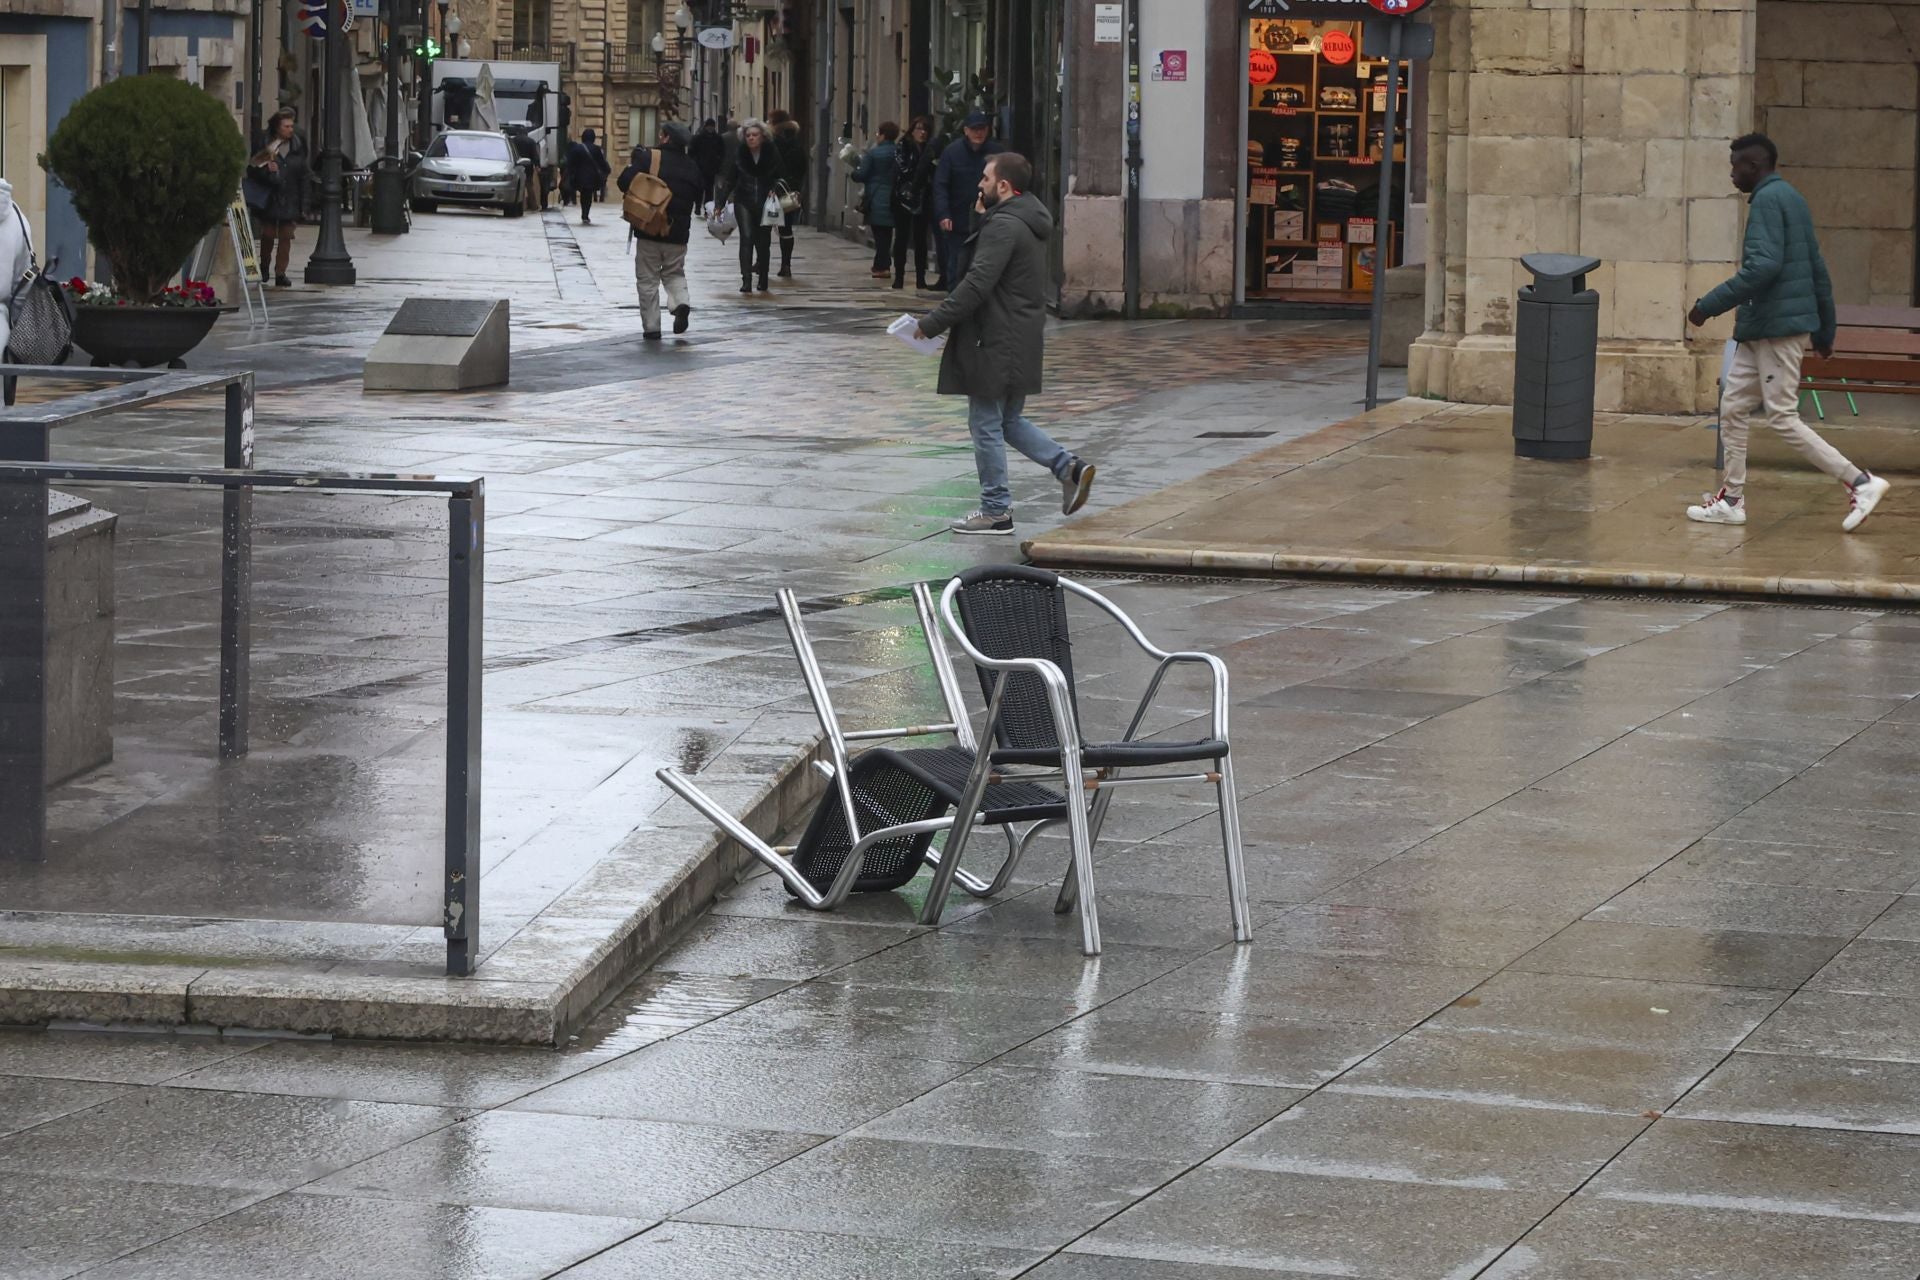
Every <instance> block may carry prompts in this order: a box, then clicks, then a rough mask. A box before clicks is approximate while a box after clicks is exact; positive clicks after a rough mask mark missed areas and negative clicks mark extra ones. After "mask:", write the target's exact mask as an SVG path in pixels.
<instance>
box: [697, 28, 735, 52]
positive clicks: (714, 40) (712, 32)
mask: <svg viewBox="0 0 1920 1280" xmlns="http://www.w3.org/2000/svg"><path fill="white" fill-rule="evenodd" d="M694 39H695V40H697V41H699V43H700V47H701V48H702V49H730V48H732V47H733V32H732V30H730V29H729V28H727V27H702V28H700V34H699V35H697V36H695V37H694Z"/></svg>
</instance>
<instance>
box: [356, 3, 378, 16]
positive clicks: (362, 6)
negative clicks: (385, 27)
mask: <svg viewBox="0 0 1920 1280" xmlns="http://www.w3.org/2000/svg"><path fill="white" fill-rule="evenodd" d="M353 14H354V16H355V17H356V18H377V17H379V16H380V0H353Z"/></svg>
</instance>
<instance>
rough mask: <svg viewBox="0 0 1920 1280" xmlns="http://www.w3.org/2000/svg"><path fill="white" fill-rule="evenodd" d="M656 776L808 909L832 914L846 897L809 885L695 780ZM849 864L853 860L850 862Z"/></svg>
mask: <svg viewBox="0 0 1920 1280" xmlns="http://www.w3.org/2000/svg"><path fill="white" fill-rule="evenodd" d="M654 776H655V777H657V778H659V779H660V781H662V782H664V783H666V784H667V785H668V786H669V787H671V788H673V791H674V794H676V795H678V796H679V797H680V798H681V799H682V800H685V801H686V802H687V803H688V804H690V805H692V806H693V807H694V808H696V809H698V810H699V811H700V813H701V815H702V816H703V817H705V818H706V820H707V821H708V822H711V823H712V824H713V825H714V826H716V827H718V828H720V830H721V831H722V832H724V833H725V834H726V835H729V836H731V837H733V839H734V840H735V841H737V842H738V843H739V845H740V847H741V848H743V849H745V850H746V851H747V852H748V853H750V854H752V855H753V857H754V858H755V859H756V860H757V861H759V862H760V863H762V864H764V865H765V866H766V867H767V869H768V870H770V871H772V872H773V873H774V874H775V875H777V876H779V877H780V879H781V880H783V881H785V882H786V886H787V888H789V889H791V890H792V891H793V895H794V896H795V897H796V898H798V899H800V901H802V902H804V903H805V904H806V905H807V906H809V907H811V908H813V909H814V910H815V911H831V910H832V909H833V908H834V907H836V906H838V905H840V901H841V900H842V899H844V898H845V897H846V893H845V891H844V890H843V891H842V892H841V894H840V896H839V897H838V898H830V897H829V895H828V894H824V893H821V892H820V891H819V890H818V889H815V888H814V887H813V885H811V884H809V883H808V882H807V878H806V877H805V876H803V875H801V874H800V871H799V869H798V868H796V867H795V866H794V865H793V864H792V863H791V862H789V861H787V860H786V859H785V858H783V857H781V856H780V853H779V851H778V850H776V849H775V848H774V847H773V846H772V845H770V844H768V843H767V842H766V841H764V840H762V839H761V838H760V837H759V836H757V835H755V834H754V833H753V831H752V829H751V828H749V827H748V826H747V825H746V824H745V823H743V822H741V821H740V820H739V819H738V818H736V817H734V816H733V815H732V814H730V813H728V812H727V811H726V810H725V809H722V808H721V807H720V806H719V805H718V804H716V803H714V801H713V798H712V797H711V796H709V795H708V794H707V793H706V792H704V791H702V790H701V789H700V788H698V787H696V786H694V785H693V783H692V781H690V780H689V779H688V778H687V777H686V776H685V775H684V774H682V773H681V772H680V771H679V770H678V769H673V768H667V769H661V770H659V771H657V772H656V773H655V774H654ZM849 861H852V860H851V859H849Z"/></svg>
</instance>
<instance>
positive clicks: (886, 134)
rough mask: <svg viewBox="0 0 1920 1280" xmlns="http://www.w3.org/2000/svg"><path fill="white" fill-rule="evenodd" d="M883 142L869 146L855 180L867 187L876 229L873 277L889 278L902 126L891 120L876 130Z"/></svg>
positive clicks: (856, 168) (871, 223)
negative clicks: (895, 161) (894, 199)
mask: <svg viewBox="0 0 1920 1280" xmlns="http://www.w3.org/2000/svg"><path fill="white" fill-rule="evenodd" d="M875 136H876V137H878V138H879V139H880V141H878V142H876V143H874V144H873V145H872V146H871V147H868V148H867V153H866V154H865V155H863V156H861V157H860V163H859V164H857V165H855V166H854V168H853V180H854V181H855V182H858V183H861V184H863V185H864V186H865V188H866V190H865V195H866V210H867V225H868V226H869V227H871V228H873V273H872V274H873V278H874V279H876V280H885V279H886V278H887V271H888V269H889V268H890V267H891V266H892V263H893V181H894V156H895V152H896V150H897V146H896V143H895V139H897V138H898V137H899V136H900V126H899V125H897V124H895V123H894V122H893V121H891V120H889V121H887V122H886V123H885V124H883V125H881V126H880V127H879V129H877V130H876V131H875Z"/></svg>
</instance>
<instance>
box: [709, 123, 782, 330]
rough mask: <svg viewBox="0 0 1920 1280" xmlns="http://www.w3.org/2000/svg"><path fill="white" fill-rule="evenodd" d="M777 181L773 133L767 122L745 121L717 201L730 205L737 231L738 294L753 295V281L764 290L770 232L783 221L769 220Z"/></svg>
mask: <svg viewBox="0 0 1920 1280" xmlns="http://www.w3.org/2000/svg"><path fill="white" fill-rule="evenodd" d="M779 181H780V153H779V152H778V151H776V150H775V149H774V145H773V134H772V133H771V132H770V131H769V130H768V128H767V126H766V123H765V122H764V121H760V120H748V121H747V122H746V123H745V124H742V125H741V126H740V146H739V147H738V148H737V149H736V150H735V151H734V153H733V160H732V161H731V162H730V163H729V164H728V165H727V168H726V171H725V172H724V173H722V174H721V175H720V199H721V200H723V201H727V202H729V203H731V204H732V205H733V219H734V225H735V226H737V227H739V229H740V292H742V293H752V292H753V286H754V279H755V277H756V276H757V277H758V278H759V282H760V292H762V293H765V292H766V291H767V267H768V262H767V259H768V258H769V257H770V256H771V255H772V250H773V229H774V227H775V226H776V225H777V224H778V223H779V222H781V221H782V219H779V218H775V219H773V220H772V221H769V220H768V219H767V216H766V204H767V197H768V196H770V195H772V194H773V193H774V187H775V186H776V185H777V184H778V183H779Z"/></svg>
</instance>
